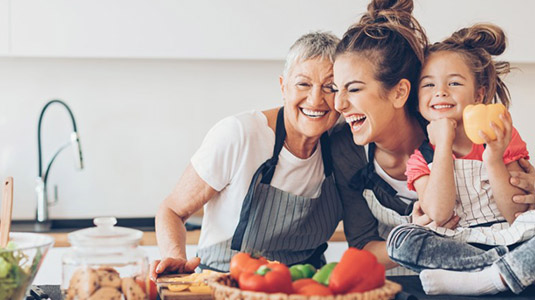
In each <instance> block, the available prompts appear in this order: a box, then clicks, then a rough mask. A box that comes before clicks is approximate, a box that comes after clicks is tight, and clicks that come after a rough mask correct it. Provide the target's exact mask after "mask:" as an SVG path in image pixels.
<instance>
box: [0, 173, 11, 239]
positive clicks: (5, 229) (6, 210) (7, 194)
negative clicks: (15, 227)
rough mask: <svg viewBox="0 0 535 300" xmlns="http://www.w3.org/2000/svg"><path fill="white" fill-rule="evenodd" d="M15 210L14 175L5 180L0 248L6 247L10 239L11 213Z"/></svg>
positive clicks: (0, 226)
mask: <svg viewBox="0 0 535 300" xmlns="http://www.w3.org/2000/svg"><path fill="white" fill-rule="evenodd" d="M12 211H13V177H8V178H6V180H5V181H4V184H3V191H2V219H0V220H1V221H2V222H1V223H0V248H5V247H6V246H7V242H8V241H9V228H10V227H11V213H12Z"/></svg>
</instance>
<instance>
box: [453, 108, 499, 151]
mask: <svg viewBox="0 0 535 300" xmlns="http://www.w3.org/2000/svg"><path fill="white" fill-rule="evenodd" d="M503 113H505V106H503V104H501V103H496V104H488V105H484V104H476V105H468V106H466V107H465V108H464V111H463V123H464V131H465V132H466V135H467V136H468V138H469V139H470V140H471V141H472V142H473V143H474V144H484V143H485V141H484V140H483V138H481V136H479V131H480V130H481V131H483V132H484V133H485V134H487V136H488V137H489V138H490V139H491V140H495V139H496V134H495V133H494V130H493V129H492V127H490V122H491V121H492V122H494V123H495V124H496V125H498V127H500V128H501V129H502V130H503V128H504V127H503V123H502V120H500V115H501V114H503Z"/></svg>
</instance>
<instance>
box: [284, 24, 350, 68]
mask: <svg viewBox="0 0 535 300" xmlns="http://www.w3.org/2000/svg"><path fill="white" fill-rule="evenodd" d="M338 42H340V39H339V38H338V37H337V36H336V35H334V34H332V33H330V32H322V31H316V32H311V33H307V34H305V35H303V36H301V37H300V38H299V39H297V41H295V43H294V44H293V45H292V46H291V47H290V51H289V52H288V55H287V56H286V63H285V64H284V71H283V73H282V76H283V77H286V75H288V72H289V71H290V69H291V68H292V67H293V66H294V65H295V63H297V62H300V61H304V60H307V59H312V58H322V59H329V60H330V61H331V62H334V53H335V51H336V45H338Z"/></svg>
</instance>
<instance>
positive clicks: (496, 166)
mask: <svg viewBox="0 0 535 300" xmlns="http://www.w3.org/2000/svg"><path fill="white" fill-rule="evenodd" d="M521 170H522V168H521V167H520V165H519V164H518V162H516V161H514V162H512V163H509V164H508V165H507V166H506V165H505V164H504V162H503V159H500V160H499V161H492V162H489V163H487V171H488V172H489V181H490V187H491V189H492V192H493V194H494V200H495V201H496V205H497V206H498V209H499V210H500V212H501V213H502V215H503V216H504V217H505V219H506V220H507V222H509V223H513V221H514V220H515V218H516V214H517V213H522V212H525V211H526V210H527V209H528V205H526V204H518V203H515V202H513V201H511V199H512V198H513V196H514V195H518V194H520V193H524V191H523V190H522V189H520V188H517V187H515V186H513V185H511V183H509V176H510V175H509V172H513V171H515V172H518V171H521Z"/></svg>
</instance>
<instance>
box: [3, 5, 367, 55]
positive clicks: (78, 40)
mask: <svg viewBox="0 0 535 300" xmlns="http://www.w3.org/2000/svg"><path fill="white" fill-rule="evenodd" d="M361 2H362V4H360V3H359V1H355V0H337V1H336V5H333V3H332V2H330V1H324V0H299V1H294V0H292V1H286V0H270V1H260V0H253V1H251V0H226V1H218V0H194V1H191V0H112V1H110V0H92V1H81V0H46V1H43V0H17V1H13V2H12V4H11V5H12V24H13V26H12V30H13V33H12V35H13V46H12V47H13V48H12V49H13V53H14V55H17V56H52V57H54V56H57V57H140V58H198V59H206V58H208V59H211V58H216V59H282V58H284V56H285V54H286V52H287V50H288V48H289V46H290V45H291V44H292V42H293V41H294V40H295V39H296V38H297V37H299V36H300V35H302V34H303V33H306V32H309V31H311V30H318V29H328V30H331V31H334V32H336V33H338V34H341V33H343V32H344V30H345V29H346V28H347V26H348V25H349V24H351V23H352V22H354V21H355V20H356V19H357V17H358V15H359V13H360V12H362V9H361V8H362V7H363V6H364V5H365V2H366V1H364V0H362V1H361ZM350 7H353V9H347V8H350ZM340 8H342V9H340Z"/></svg>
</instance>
